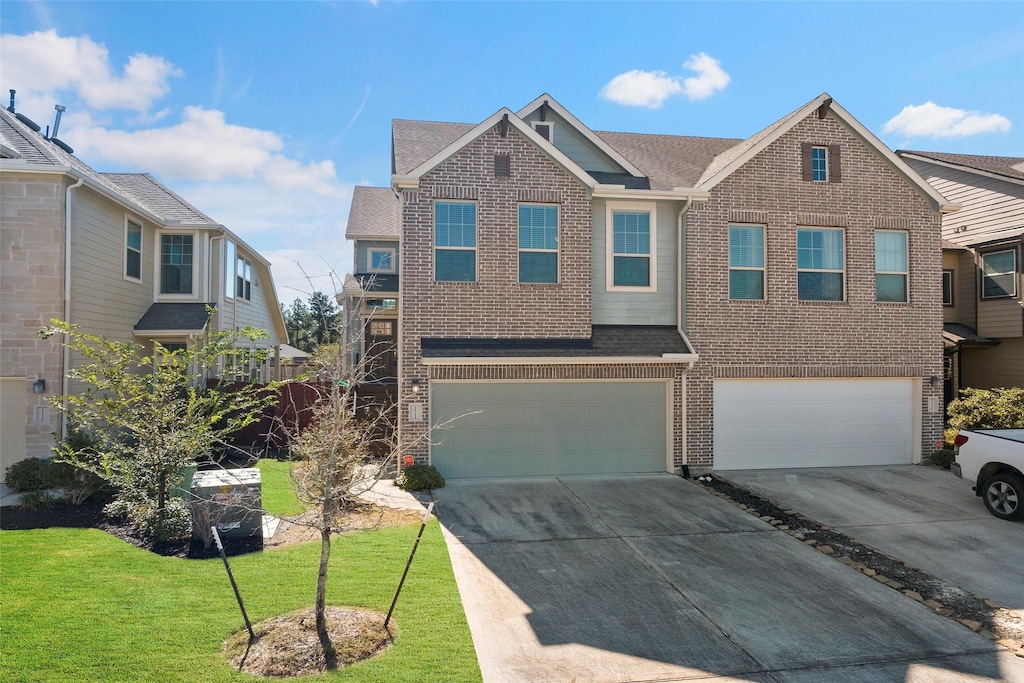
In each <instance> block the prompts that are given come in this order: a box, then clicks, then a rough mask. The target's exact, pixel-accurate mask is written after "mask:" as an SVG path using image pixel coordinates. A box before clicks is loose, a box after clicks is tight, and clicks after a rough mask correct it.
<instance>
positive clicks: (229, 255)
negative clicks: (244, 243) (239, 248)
mask: <svg viewBox="0 0 1024 683" xmlns="http://www.w3.org/2000/svg"><path fill="white" fill-rule="evenodd" d="M236 258H237V256H236V255H235V243H234V242H232V241H231V240H224V297H225V298H227V299H233V298H234V297H235V259H236Z"/></svg>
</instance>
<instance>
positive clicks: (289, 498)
mask: <svg viewBox="0 0 1024 683" xmlns="http://www.w3.org/2000/svg"><path fill="white" fill-rule="evenodd" d="M292 464H293V463H292V462H290V461H287V460H273V459H270V458H264V459H263V460H260V461H259V462H258V463H256V467H258V468H259V470H260V480H261V483H262V486H263V509H264V510H266V511H267V514H270V515H274V516H275V517H287V516H288V515H298V514H301V513H302V503H300V502H299V499H298V498H296V497H295V492H294V491H293V490H292V478H291V474H289V472H290V470H291V467H292Z"/></svg>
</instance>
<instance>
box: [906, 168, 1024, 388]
mask: <svg viewBox="0 0 1024 683" xmlns="http://www.w3.org/2000/svg"><path fill="white" fill-rule="evenodd" d="M896 154H897V155H899V156H900V158H902V159H903V160H904V161H905V162H907V164H908V165H909V166H910V167H911V168H913V169H914V170H915V171H917V172H918V173H919V174H920V175H921V176H922V177H923V178H924V179H925V180H927V181H928V182H929V183H931V185H932V186H933V187H934V188H935V189H936V190H937V191H939V192H941V193H942V195H943V196H944V197H946V198H947V199H949V200H950V201H951V202H955V203H956V204H958V205H959V206H960V210H959V211H957V212H956V213H954V214H949V215H945V216H943V219H942V240H943V242H942V313H943V316H942V318H943V323H944V325H943V327H944V330H943V341H944V342H945V347H946V359H947V372H946V387H947V395H946V399H947V401H948V400H950V399H952V398H955V397H956V392H958V391H959V390H960V389H963V388H965V387H977V388H981V389H991V388H993V387H1007V386H1016V387H1024V265H1022V263H1024V252H1022V249H1024V159H1022V158H1020V157H993V156H980V155H976V154H946V153H943V152H915V151H902V150H900V151H897V152H896Z"/></svg>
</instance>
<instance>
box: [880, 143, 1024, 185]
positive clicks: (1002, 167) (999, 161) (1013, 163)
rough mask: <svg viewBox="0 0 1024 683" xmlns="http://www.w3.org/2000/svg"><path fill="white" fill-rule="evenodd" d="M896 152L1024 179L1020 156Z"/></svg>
mask: <svg viewBox="0 0 1024 683" xmlns="http://www.w3.org/2000/svg"><path fill="white" fill-rule="evenodd" d="M896 153H897V154H901V155H902V154H913V155H915V156H919V157H925V158H927V159H934V160H936V161H942V162H945V163H947V164H954V165H956V166H963V167H965V168H970V169H975V170H978V171H986V172H988V173H995V174H998V175H1004V176H1006V177H1008V178H1014V179H1016V180H1024V158H1021V157H989V156H982V155H980V154H947V153H945V152H915V151H914V150H910V149H901V150H898V151H897V152H896Z"/></svg>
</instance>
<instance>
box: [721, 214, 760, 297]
mask: <svg viewBox="0 0 1024 683" xmlns="http://www.w3.org/2000/svg"><path fill="white" fill-rule="evenodd" d="M729 298H730V299H757V300H760V299H764V228H763V227H761V226H759V225H730V226H729Z"/></svg>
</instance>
